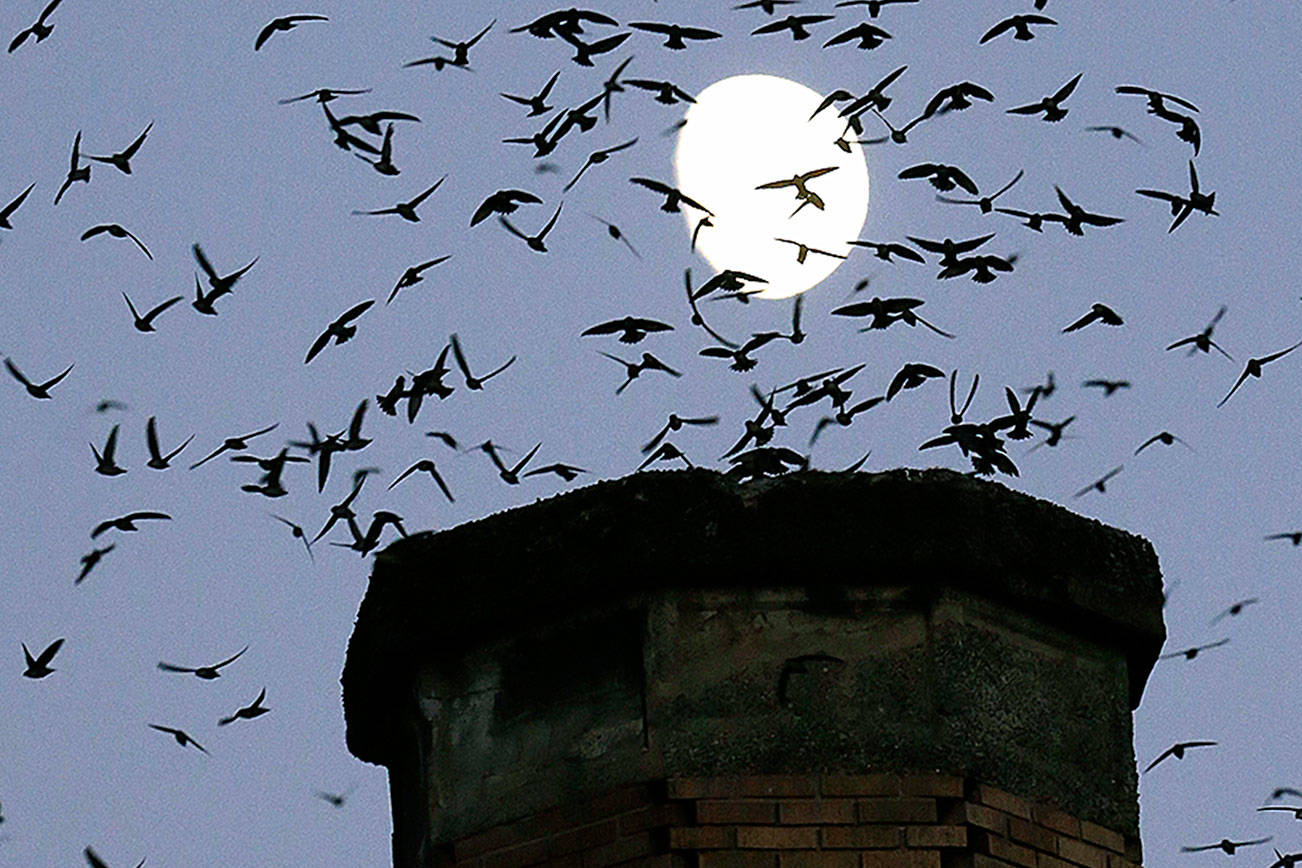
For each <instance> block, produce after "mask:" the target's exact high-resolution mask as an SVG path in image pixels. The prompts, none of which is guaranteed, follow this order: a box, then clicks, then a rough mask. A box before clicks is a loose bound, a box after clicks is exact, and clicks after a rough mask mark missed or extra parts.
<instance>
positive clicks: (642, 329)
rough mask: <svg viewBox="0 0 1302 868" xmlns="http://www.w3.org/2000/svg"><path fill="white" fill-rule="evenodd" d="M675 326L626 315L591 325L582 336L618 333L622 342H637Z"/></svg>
mask: <svg viewBox="0 0 1302 868" xmlns="http://www.w3.org/2000/svg"><path fill="white" fill-rule="evenodd" d="M673 328H674V327H673V326H671V325H669V324H668V323H663V322H660V321H659V320H654V319H645V318H643V317H635V316H625V317H620V318H619V319H613V320H609V321H607V322H602V323H597V324H596V325H594V326H590V327H588V328H586V329H584V330H583V332H582V336H583V337H588V336H590V335H613V334H618V335H619V342H620V343H622V344H635V343H638V342H639V341H641V340H642V339H643V338H645V337H646V336H647V335H648V334H650V333H652V332H667V331H673Z"/></svg>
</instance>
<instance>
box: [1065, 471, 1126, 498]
mask: <svg viewBox="0 0 1302 868" xmlns="http://www.w3.org/2000/svg"><path fill="white" fill-rule="evenodd" d="M1123 466H1124V465H1118V466H1116V467H1114V468H1112V469H1111V470H1109V471H1108V472H1107V473H1105V474H1103V476H1102V477H1100V478H1099V479H1096V480H1094V481H1093V482H1091V483H1090V484H1089V485H1087V486H1085V487H1084V488H1082V489H1081V490H1080V491H1078V492H1076V493H1075V494H1073V495H1072V497H1084V496H1085V495H1087V494H1089V493H1090V492H1091V491H1097V492H1098V493H1099V494H1106V493H1107V491H1108V480H1110V479H1111V478H1112V477H1114V476H1116V475H1117V474H1118V473H1120V472H1121V470H1122V468H1123Z"/></svg>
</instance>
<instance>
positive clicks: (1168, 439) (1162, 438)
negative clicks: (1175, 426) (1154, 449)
mask: <svg viewBox="0 0 1302 868" xmlns="http://www.w3.org/2000/svg"><path fill="white" fill-rule="evenodd" d="M1154 443H1161V444H1162V445H1163V446H1170V445H1172V444H1173V443H1179V444H1180V445H1181V446H1183V447H1184V448H1186V449H1188V450H1189V451H1190V452H1192V451H1193V447H1192V446H1190V445H1189V444H1188V443H1185V442H1184V441H1183V440H1181V439H1180V438H1179V437H1177V436H1175V435H1174V434H1172V433H1171V432H1170V431H1160V432H1158V433H1157V434H1154V435H1153V436H1152V437H1149V438H1148V439H1147V440H1145V441H1144V442H1143V443H1140V444H1139V448H1138V449H1136V450H1135V454H1136V455H1138V454H1139V453H1141V452H1143V451H1144V450H1145V449H1147V448H1148V447H1149V446H1152V445H1153V444H1154Z"/></svg>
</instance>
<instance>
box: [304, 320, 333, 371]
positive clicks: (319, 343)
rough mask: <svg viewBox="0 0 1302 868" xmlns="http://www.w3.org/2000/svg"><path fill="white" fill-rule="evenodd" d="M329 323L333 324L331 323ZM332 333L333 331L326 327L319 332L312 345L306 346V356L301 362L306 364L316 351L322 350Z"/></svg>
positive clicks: (313, 357) (315, 354)
mask: <svg viewBox="0 0 1302 868" xmlns="http://www.w3.org/2000/svg"><path fill="white" fill-rule="evenodd" d="M331 325H333V323H332V324H331ZM333 334H334V332H333V330H331V329H330V328H327V329H326V330H325V331H323V332H321V334H320V336H318V337H317V339H316V340H314V341H313V342H312V346H311V347H309V348H308V351H307V358H305V359H303V364H305V365H306V364H307V363H308V362H310V361H312V360H313V359H315V358H316V356H317V353H319V352H321V351H322V350H324V349H325V348H326V344H328V343H330V338H331V336H332V335H333Z"/></svg>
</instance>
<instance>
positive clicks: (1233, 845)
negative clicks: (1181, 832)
mask: <svg viewBox="0 0 1302 868" xmlns="http://www.w3.org/2000/svg"><path fill="white" fill-rule="evenodd" d="M1271 840H1273V837H1271V838H1254V839H1253V840H1251V841H1231V840H1230V839H1229V838H1222V839H1221V840H1220V841H1218V842H1216V843H1215V844H1203V845H1200V846H1197V847H1181V848H1180V849H1181V850H1182V851H1183V852H1185V853H1200V852H1202V851H1203V850H1221V851H1222V852H1224V853H1225V855H1227V856H1233V855H1234V851H1235V850H1237V849H1238V848H1240V847H1251V846H1253V845H1256V844H1265V843H1266V842H1267V841H1271Z"/></svg>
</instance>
